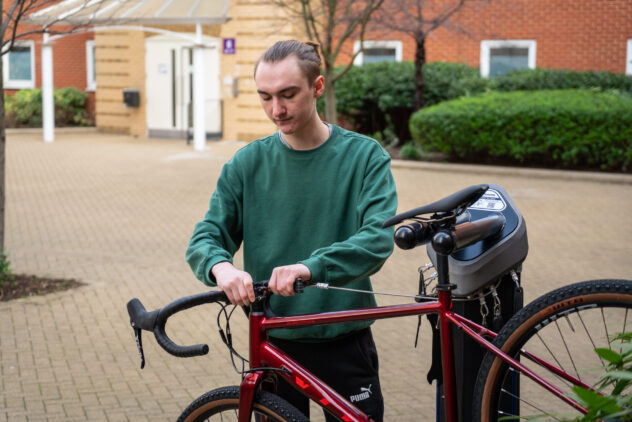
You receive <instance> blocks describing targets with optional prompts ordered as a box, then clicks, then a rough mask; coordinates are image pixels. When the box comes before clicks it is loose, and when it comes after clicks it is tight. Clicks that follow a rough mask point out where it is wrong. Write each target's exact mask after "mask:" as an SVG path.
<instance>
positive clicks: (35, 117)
mask: <svg viewBox="0 0 632 422" xmlns="http://www.w3.org/2000/svg"><path fill="white" fill-rule="evenodd" d="M53 96H54V97H53V98H54V102H55V124H56V125H57V126H69V125H79V126H88V125H91V124H92V122H91V121H90V119H89V118H88V116H87V112H86V109H85V104H86V97H87V96H86V94H85V93H84V92H82V91H80V90H79V89H77V88H74V87H66V88H60V89H56V90H55V92H54V94H53ZM5 110H6V113H5V116H6V126H7V127H23V126H27V127H41V126H42V90H41V89H39V88H37V89H23V90H20V91H17V92H16V93H15V94H14V95H5Z"/></svg>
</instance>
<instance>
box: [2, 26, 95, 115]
mask: <svg viewBox="0 0 632 422" xmlns="http://www.w3.org/2000/svg"><path fill="white" fill-rule="evenodd" d="M33 29H36V28H34V27H32V26H28V25H21V26H20V31H21V32H28V31H31V30H33ZM56 29H57V30H58V31H64V30H65V28H63V27H60V28H56ZM92 39H94V34H93V33H92V32H85V33H77V34H72V35H68V36H65V37H62V38H59V39H56V40H54V41H53V47H52V48H53V85H54V87H55V88H64V87H68V86H73V87H76V88H78V89H79V90H81V91H84V92H86V93H87V94H88V98H87V104H86V109H87V110H88V113H90V115H91V116H92V117H94V107H95V104H94V102H95V100H94V92H88V91H86V88H87V71H86V65H87V62H86V41H89V40H92ZM20 40H32V41H33V42H34V54H35V57H34V59H35V60H34V63H35V69H34V72H35V87H36V88H41V87H42V41H43V35H42V34H35V35H29V36H26V37H24V38H20ZM16 91H17V90H11V89H7V90H5V92H6V93H8V94H12V93H14V92H16Z"/></svg>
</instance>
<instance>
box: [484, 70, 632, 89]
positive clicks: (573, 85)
mask: <svg viewBox="0 0 632 422" xmlns="http://www.w3.org/2000/svg"><path fill="white" fill-rule="evenodd" d="M488 88H489V90H491V91H535V90H542V89H579V88H600V89H602V90H609V89H616V90H619V91H623V92H630V93H632V76H626V75H622V74H618V73H610V72H577V71H572V70H559V69H534V70H519V71H516V72H511V73H507V74H506V75H501V76H495V77H493V78H490V79H489V82H488Z"/></svg>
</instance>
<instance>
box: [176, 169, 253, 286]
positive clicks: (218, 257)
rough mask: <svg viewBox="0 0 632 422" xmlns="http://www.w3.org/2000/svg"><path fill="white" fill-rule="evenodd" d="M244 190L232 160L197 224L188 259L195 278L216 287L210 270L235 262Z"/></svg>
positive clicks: (240, 229)
mask: <svg viewBox="0 0 632 422" xmlns="http://www.w3.org/2000/svg"><path fill="white" fill-rule="evenodd" d="M242 187H243V184H242V182H241V178H240V177H239V173H238V171H236V164H235V163H234V162H233V161H229V162H228V163H227V164H226V165H225V166H224V168H223V169H222V173H221V175H220V177H219V180H218V181H217V188H216V189H215V192H214V193H213V195H212V196H211V200H210V204H209V209H208V211H207V212H206V214H205V216H204V219H203V220H202V221H200V222H199V223H197V224H196V225H195V228H194V230H193V236H192V237H191V240H190V241H189V246H188V248H187V251H186V260H187V262H188V263H189V265H190V266H191V269H192V270H193V273H194V274H195V276H196V277H197V278H198V279H199V280H200V281H202V282H203V283H204V284H206V285H209V286H215V285H216V281H215V277H213V275H212V274H211V268H212V267H213V266H214V265H215V264H217V263H219V262H222V261H228V262H231V263H232V260H233V255H234V254H235V252H236V251H237V250H238V249H239V246H240V244H241V241H242V237H243V234H242V227H243V225H242V216H243V213H242Z"/></svg>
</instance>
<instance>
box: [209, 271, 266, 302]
mask: <svg viewBox="0 0 632 422" xmlns="http://www.w3.org/2000/svg"><path fill="white" fill-rule="evenodd" d="M211 272H212V273H213V275H214V276H215V280H217V286H218V287H219V288H220V289H222V291H223V292H224V293H226V297H228V300H230V303H232V304H233V305H239V306H248V305H250V303H251V302H254V301H255V291H254V289H253V288H252V277H250V274H248V273H247V272H245V271H240V270H238V269H237V268H235V267H234V266H233V264H231V263H230V262H228V261H224V262H220V263H218V264H215V265H214V266H213V268H211Z"/></svg>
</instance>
